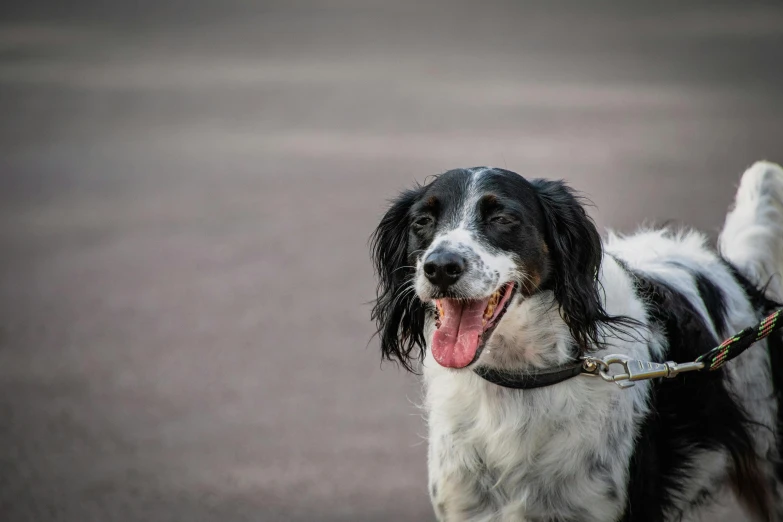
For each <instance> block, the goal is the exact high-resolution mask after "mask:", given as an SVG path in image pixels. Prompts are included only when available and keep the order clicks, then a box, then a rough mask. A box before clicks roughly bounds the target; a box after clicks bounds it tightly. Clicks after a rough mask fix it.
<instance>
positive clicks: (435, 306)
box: [371, 168, 608, 369]
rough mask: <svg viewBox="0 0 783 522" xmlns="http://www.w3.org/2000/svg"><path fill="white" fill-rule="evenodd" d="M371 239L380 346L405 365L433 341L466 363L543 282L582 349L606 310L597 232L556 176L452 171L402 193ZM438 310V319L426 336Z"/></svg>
mask: <svg viewBox="0 0 783 522" xmlns="http://www.w3.org/2000/svg"><path fill="white" fill-rule="evenodd" d="M371 246H372V254H373V260H374V263H375V268H376V271H377V273H378V276H379V284H378V295H377V300H376V303H375V307H374V308H373V318H374V319H375V320H376V322H377V326H378V333H379V335H380V338H381V347H382V350H383V355H384V357H385V358H388V359H396V360H398V361H400V362H401V363H402V364H403V366H405V367H406V368H407V369H412V367H413V366H412V363H413V362H414V361H415V359H416V358H417V357H418V356H419V355H420V354H423V350H424V348H425V346H426V345H427V343H428V341H429V344H430V347H431V350H432V356H433V357H434V358H435V360H436V361H437V362H438V363H439V364H441V365H442V366H446V367H450V368H464V367H466V366H468V365H470V364H471V363H473V362H475V361H476V360H477V359H478V358H479V356H480V354H481V352H482V349H483V348H484V347H485V346H488V345H492V343H493V342H495V339H494V338H493V336H495V332H496V330H498V328H499V326H500V325H502V323H503V321H504V317H506V316H509V317H510V316H511V315H512V314H510V313H509V312H510V311H512V310H513V308H514V307H520V306H523V304H524V302H525V300H526V299H528V298H530V297H531V296H533V295H536V294H539V293H541V292H549V293H550V295H551V296H552V297H553V298H554V301H553V303H554V304H555V305H556V306H557V308H558V310H559V312H560V316H561V317H562V320H563V321H564V323H565V325H566V326H567V328H568V331H569V332H570V334H571V337H573V340H574V344H575V345H576V346H577V347H581V348H582V349H584V347H586V346H588V345H590V344H595V343H597V342H598V339H597V337H598V328H599V323H600V322H601V321H603V320H605V319H607V318H608V316H607V315H606V313H605V311H604V309H603V307H602V304H601V301H600V298H599V294H598V289H597V287H596V281H595V278H596V274H597V273H598V269H599V266H600V263H601V241H600V237H599V234H598V232H597V230H596V228H595V225H594V224H593V222H592V220H591V219H590V218H589V217H588V215H587V213H586V212H585V210H584V207H583V206H582V203H581V202H580V198H579V197H578V196H577V195H576V194H575V193H574V191H572V190H571V189H570V188H569V187H567V186H566V185H565V184H564V183H563V182H560V181H546V180H532V181H528V180H526V179H525V178H523V177H522V176H519V175H518V174H515V173H513V172H510V171H507V170H502V169H494V168H473V169H459V170H451V171H449V172H446V173H444V174H442V175H440V176H437V177H436V178H435V179H434V181H432V182H431V183H429V184H426V185H424V186H419V187H416V188H415V189H413V190H409V191H406V192H404V193H402V194H401V195H400V196H399V197H398V198H397V199H396V200H395V201H394V202H393V203H392V205H391V208H390V209H389V210H388V211H387V213H386V215H385V216H384V217H383V219H382V220H381V222H380V224H379V225H378V228H377V229H376V230H375V233H374V234H373V237H372V244H371ZM433 319H434V320H435V321H436V323H435V324H436V329H435V330H434V333H433V334H432V338H431V339H426V338H425V331H429V330H428V329H427V328H426V325H427V323H428V321H429V320H433ZM508 320H509V321H510V319H508ZM495 337H496V336H495Z"/></svg>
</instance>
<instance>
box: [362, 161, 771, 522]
mask: <svg viewBox="0 0 783 522" xmlns="http://www.w3.org/2000/svg"><path fill="white" fill-rule="evenodd" d="M585 206H586V200H584V199H583V197H582V196H581V195H580V194H579V193H578V192H576V191H575V190H573V189H572V188H570V186H569V185H568V184H566V183H565V182H563V181H555V180H544V179H534V180H527V179H525V178H524V177H522V176H521V175H519V174H516V173H514V172H511V171H508V170H504V169H498V168H491V167H479V168H468V169H457V170H450V171H448V172H445V173H443V174H440V175H438V176H435V177H434V179H433V180H431V181H430V182H428V183H426V184H424V185H417V186H415V187H414V188H412V189H410V190H406V191H404V192H402V193H401V194H399V195H398V197H397V198H396V199H395V200H394V201H393V202H392V203H391V205H390V207H389V208H388V210H387V211H386V213H385V215H384V216H383V218H382V219H381V221H380V224H379V225H378V226H377V229H376V230H375V231H374V233H373V235H372V237H371V242H370V248H371V253H372V258H373V262H374V267H375V269H376V272H377V274H378V289H377V299H376V300H375V301H374V306H373V310H372V317H373V319H374V321H375V322H376V325H377V332H378V336H379V339H380V344H381V349H382V355H383V357H384V358H385V359H388V360H394V361H397V362H398V363H399V364H401V365H402V366H403V367H404V368H406V369H408V370H411V371H415V372H417V373H418V372H420V373H421V374H422V375H423V381H424V389H425V393H424V396H425V397H424V400H423V402H424V408H425V410H426V418H427V424H428V430H429V433H428V474H429V495H430V498H431V502H432V506H433V509H434V511H435V515H436V518H437V519H438V520H439V521H448V522H453V521H477V522H482V521H483V522H490V521H493V522H494V521H503V522H506V521H526V522H567V521H569V522H570V521H573V522H610V521H636V522H654V521H675V520H677V521H680V520H699V519H700V518H701V517H705V516H710V515H711V514H712V513H715V512H719V511H720V510H721V509H723V508H724V506H725V505H726V504H727V503H730V502H733V501H734V500H732V499H735V500H736V501H738V502H737V503H738V504H739V505H740V506H741V507H742V509H743V510H744V511H745V513H746V516H747V517H748V519H749V520H759V521H783V488H781V484H782V482H781V479H782V478H783V466H781V465H780V464H779V457H780V453H781V451H780V447H781V442H782V441H781V431H780V430H779V429H778V425H779V423H780V421H781V418H783V409H780V408H779V397H780V388H781V386H783V384H782V383H783V339H782V338H781V335H780V332H777V333H775V334H773V335H772V336H770V337H769V338H768V339H766V340H764V341H761V342H758V343H757V344H756V345H754V346H753V347H752V348H750V349H749V350H748V351H746V352H745V353H743V354H742V355H741V356H739V357H737V358H736V359H733V360H732V361H730V362H729V363H727V364H726V365H725V366H723V367H722V368H720V369H718V370H716V371H711V372H693V373H682V374H680V375H678V376H677V377H674V378H656V379H651V380H642V381H637V382H636V383H635V385H634V386H632V387H622V388H621V387H620V386H617V385H615V384H614V383H612V382H606V381H605V380H604V379H601V378H594V372H593V373H592V374H591V373H590V372H583V371H582V369H583V368H588V365H587V364H586V363H587V361H593V364H596V362H595V361H596V359H594V358H602V357H605V356H607V355H608V354H619V355H620V356H624V357H626V358H630V359H633V360H638V361H645V362H657V363H663V362H665V361H674V362H677V363H685V362H690V361H694V360H695V359H696V358H697V357H698V356H699V355H702V354H704V353H705V352H707V351H709V350H710V349H711V348H713V347H715V346H717V345H718V344H719V343H720V342H721V341H722V340H723V339H725V338H727V337H730V336H732V335H733V334H735V333H736V332H739V331H740V330H742V329H743V328H746V327H748V326H752V325H755V324H757V323H758V322H759V321H760V319H762V318H763V317H764V316H765V314H767V313H769V312H770V311H773V310H775V309H776V307H779V306H780V305H779V303H780V302H781V301H783V278H782V277H781V275H782V274H783V169H781V168H780V167H779V166H778V165H775V164H772V163H767V162H758V163H755V164H754V165H752V166H751V167H750V168H749V169H748V170H747V171H746V172H745V173H744V174H743V176H742V179H741V181H740V185H739V189H738V192H737V194H736V200H735V203H734V205H733V209H731V210H730V212H729V213H728V215H727V217H726V220H725V225H724V227H723V229H722V231H721V233H720V235H719V238H718V244H717V250H712V249H711V248H710V247H709V246H708V240H707V237H706V236H705V235H703V234H701V233H699V232H697V231H694V230H690V229H685V228H682V229H673V228H660V229H655V228H645V229H640V230H639V231H638V232H637V233H634V234H632V235H627V236H621V235H618V234H613V233H609V234H608V237H607V238H606V239H605V240H603V239H602V237H601V236H600V234H599V232H598V231H597V229H596V226H595V224H594V222H593V221H592V220H591V218H590V217H589V215H588V214H587V212H586V210H585ZM586 357H587V358H588V359H585V358H586ZM591 357H592V358H593V359H590V358H591ZM575 368H577V370H576V372H577V373H586V375H581V374H575V373H574V369H575ZM604 373H605V374H608V373H610V372H608V371H606V372H604ZM520 379H522V380H523V381H524V383H525V386H521V388H523V389H514V388H513V387H508V386H507V385H506V384H507V381H514V380H520ZM525 379H527V380H526V381H525Z"/></svg>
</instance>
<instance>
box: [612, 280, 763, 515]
mask: <svg viewBox="0 0 783 522" xmlns="http://www.w3.org/2000/svg"><path fill="white" fill-rule="evenodd" d="M632 275H633V277H634V279H635V282H636V287H637V290H638V292H639V295H640V296H641V297H642V298H643V299H645V301H646V304H647V306H648V307H649V308H650V311H651V313H650V320H651V322H652V323H654V326H656V327H658V328H660V330H661V331H662V332H665V335H666V341H667V344H668V351H667V354H666V359H669V360H674V361H676V362H687V361H692V360H694V359H695V358H696V357H698V356H699V355H701V354H702V353H704V352H706V351H708V350H709V349H711V348H713V347H714V345H715V339H714V338H713V335H712V334H711V333H710V332H709V329H708V328H707V326H706V325H705V324H704V321H703V320H702V318H701V316H700V314H699V313H698V312H697V311H696V310H695V309H694V308H693V306H692V305H691V304H690V302H689V301H688V299H687V298H685V297H684V296H683V295H682V294H680V293H679V292H677V291H676V290H674V289H672V288H671V287H669V286H668V285H666V284H664V283H662V282H660V281H656V280H653V279H651V278H649V277H647V276H644V275H641V274H638V273H632ZM705 279H706V278H705ZM702 283H703V284H702V287H701V288H700V289H699V291H700V293H703V295H705V296H706V297H707V299H710V300H711V301H712V302H711V305H710V306H709V307H708V308H711V309H712V310H710V315H711V316H714V317H716V318H719V317H720V318H722V317H724V313H725V311H724V310H722V308H721V306H723V307H725V305H720V306H719V303H722V296H721V297H720V298H719V297H718V295H717V294H716V293H715V292H714V290H715V289H713V288H711V286H714V285H713V284H711V283H709V281H707V283H709V284H704V283H705V282H704V281H703V282H702ZM697 285H698V282H697ZM722 320H723V321H725V319H722ZM659 362H661V361H659ZM650 399H651V400H650V403H651V411H650V412H649V413H648V415H647V418H646V419H645V421H644V422H643V425H642V426H641V431H640V433H641V435H640V437H639V439H638V440H637V441H636V446H635V450H634V454H633V457H632V459H631V469H630V483H629V489H628V504H627V508H626V513H625V516H624V518H623V520H624V521H626V522H630V521H633V522H660V521H663V520H664V515H671V513H672V510H673V509H674V508H675V506H676V505H681V504H682V503H684V502H687V501H689V500H694V499H684V498H679V497H678V495H679V494H680V491H682V488H681V486H682V482H683V480H684V479H685V478H686V477H687V476H688V474H689V471H690V469H691V467H692V466H693V465H695V460H694V457H695V456H696V455H697V454H698V453H699V452H701V451H710V450H725V451H726V452H727V453H728V454H729V456H730V460H731V462H732V464H733V471H734V473H733V477H732V478H733V482H734V484H733V485H734V486H735V489H736V490H737V493H738V495H739V496H740V498H741V500H743V503H744V504H746V505H748V506H749V507H751V509H753V510H754V511H755V512H757V513H760V514H761V515H762V516H763V517H765V518H764V519H766V518H769V513H770V510H771V507H770V500H769V495H768V489H767V487H766V485H765V484H763V480H762V479H761V477H762V474H761V471H760V468H759V462H758V458H757V456H756V455H755V452H754V448H753V443H752V439H751V435H750V433H749V430H748V426H749V418H748V416H747V414H746V412H745V411H744V410H743V408H742V407H741V406H740V404H739V403H737V402H736V401H735V399H734V398H733V397H732V395H731V393H730V392H729V390H728V389H727V388H726V385H725V383H724V377H723V371H722V370H718V371H714V372H707V373H692V374H683V375H681V376H679V377H678V378H677V379H671V380H668V379H661V380H658V381H655V382H653V385H652V389H651V398H650Z"/></svg>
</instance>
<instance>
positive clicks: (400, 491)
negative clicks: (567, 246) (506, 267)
mask: <svg viewBox="0 0 783 522" xmlns="http://www.w3.org/2000/svg"><path fill="white" fill-rule="evenodd" d="M419 4H424V5H419ZM3 10H4V13H3V15H2V18H0V114H2V119H0V252H2V255H0V519H2V520H4V521H9V522H22V521H36V522H37V521H49V520H51V521H68V522H80V521H99V522H109V521H123V522H125V521H134V522H135V521H189V522H196V521H245V520H247V521H325V522H330V521H353V522H360V521H361V522H369V521H378V522H380V521H400V520H410V521H426V520H431V519H432V518H431V513H430V508H429V504H428V499H427V496H426V487H425V472H426V466H425V449H426V447H425V441H424V438H423V437H424V434H425V427H424V424H423V422H422V419H421V416H420V413H419V411H418V410H417V408H416V406H415V404H416V402H417V401H418V399H419V387H418V384H417V382H416V379H415V378H412V377H410V376H406V375H404V374H403V373H402V372H401V371H399V370H397V369H395V368H394V367H393V366H392V365H388V364H387V365H384V366H383V367H381V365H380V364H379V356H378V350H377V346H376V343H375V342H370V343H369V345H368V341H369V339H370V336H371V334H372V325H371V324H370V322H369V306H368V305H367V304H366V303H367V301H369V300H370V299H371V298H372V297H373V292H374V281H373V277H372V273H371V269H370V264H369V259H368V254H367V245H366V241H367V238H368V236H369V234H370V233H371V231H372V229H373V227H374V225H375V223H376V222H377V220H378V218H379V217H380V215H381V213H382V211H383V207H384V205H385V200H386V199H387V198H389V197H391V196H393V195H394V193H395V192H396V191H397V190H398V189H400V188H402V187H405V186H407V185H409V184H410V183H411V182H412V181H413V180H415V179H418V180H422V179H423V178H424V177H425V176H427V175H428V174H432V173H437V172H440V171H443V170H446V169H449V168H452V167H458V166H471V165H486V164H489V165H495V166H501V167H507V168H509V169H512V170H515V171H517V172H520V173H522V174H524V175H527V176H531V177H532V176H548V177H564V178H566V179H568V180H570V181H571V182H572V184H573V185H574V186H576V187H577V188H580V189H582V190H584V191H586V192H587V193H588V194H589V195H590V196H591V198H592V199H593V201H594V202H595V203H596V208H595V209H593V210H592V214H593V215H594V217H595V218H596V220H597V222H598V223H599V225H600V226H602V227H604V226H611V227H614V228H617V229H619V230H623V231H628V230H631V229H632V228H633V226H635V225H636V224H638V223H641V222H642V221H643V220H645V219H647V220H653V221H664V220H674V221H684V222H688V223H691V224H694V225H696V226H699V227H702V228H704V229H705V230H707V231H709V232H710V233H714V232H715V231H716V230H717V229H718V227H719V226H720V222H721V219H722V216H723V214H724V211H725V208H726V206H727V205H728V203H729V201H730V199H731V195H732V193H733V191H734V187H735V184H736V182H737V180H738V176H739V174H740V172H741V171H742V170H743V168H744V167H746V166H747V165H748V164H750V163H751V162H752V161H754V160H756V159H761V158H768V159H772V160H777V161H783V99H781V96H782V95H783V67H781V64H783V4H780V3H777V4H772V3H770V4H757V3H750V2H709V3H708V2H691V3H688V6H687V7H684V6H683V5H682V3H681V2H674V1H669V2H656V3H655V6H654V7H651V6H647V7H642V6H640V5H637V3H635V2H634V3H629V2H600V3H598V2H595V3H592V2H591V3H588V2H577V1H572V2H569V3H563V2H539V3H520V2H490V3H485V2H484V3H479V2H467V1H461V2H445V1H438V2H427V3H423V2H421V3H420V2H413V1H401V2H388V1H379V0H365V1H360V0H333V1H324V2H315V1H289V2H286V1H282V0H281V1H277V2H272V1H262V2H251V1H249V0H248V1H240V0H231V1H226V2H219V1H218V0H214V1H211V2H207V1H205V0H201V1H199V2H174V1H173V0H167V1H166V2H151V1H144V2H109V3H106V2H86V1H80V2H62V3H48V4H47V3H44V2H26V3H24V4H21V3H20V4H19V5H9V6H6V7H4V8H3Z"/></svg>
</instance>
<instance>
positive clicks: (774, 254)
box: [718, 161, 783, 302]
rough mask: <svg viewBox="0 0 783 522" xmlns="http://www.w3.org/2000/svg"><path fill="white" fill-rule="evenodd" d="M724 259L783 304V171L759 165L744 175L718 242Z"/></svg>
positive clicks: (770, 166)
mask: <svg viewBox="0 0 783 522" xmlns="http://www.w3.org/2000/svg"><path fill="white" fill-rule="evenodd" d="M718 248H719V250H720V253H721V255H722V256H723V257H724V258H725V259H726V260H727V261H729V262H730V263H731V264H732V265H734V266H735V267H736V268H737V269H738V270H739V271H740V272H741V273H742V274H743V275H744V276H745V277H747V278H748V279H750V280H751V281H752V282H754V283H756V284H757V285H758V286H759V287H760V288H766V296H767V298H769V299H771V300H773V301H777V302H783V168H781V167H780V165H776V164H774V163H769V162H766V161H759V162H756V163H754V164H753V165H752V166H751V167H750V168H749V169H748V170H746V171H745V173H744V174H743V175H742V180H741V181H740V186H739V190H738V191H737V196H736V198H735V200H734V208H733V209H732V210H731V211H730V212H729V213H728V215H727V216H726V223H725V224H724V226H723V231H722V232H721V233H720V237H719V238H718Z"/></svg>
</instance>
